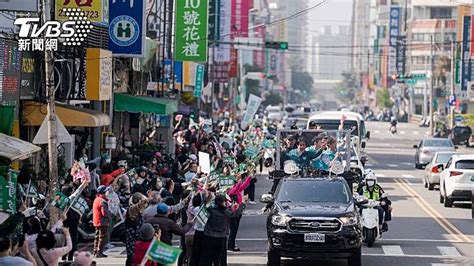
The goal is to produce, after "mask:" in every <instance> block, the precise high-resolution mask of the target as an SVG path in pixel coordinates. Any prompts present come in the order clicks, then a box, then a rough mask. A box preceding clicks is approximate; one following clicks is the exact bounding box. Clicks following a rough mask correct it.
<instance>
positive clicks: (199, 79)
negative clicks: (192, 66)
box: [194, 64, 204, 97]
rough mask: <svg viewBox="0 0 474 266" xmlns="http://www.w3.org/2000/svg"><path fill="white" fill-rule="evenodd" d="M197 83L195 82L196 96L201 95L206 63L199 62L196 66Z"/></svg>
mask: <svg viewBox="0 0 474 266" xmlns="http://www.w3.org/2000/svg"><path fill="white" fill-rule="evenodd" d="M195 80H196V83H194V97H201V95H202V83H203V80H204V65H203V64H198V65H197V67H196V79H195Z"/></svg>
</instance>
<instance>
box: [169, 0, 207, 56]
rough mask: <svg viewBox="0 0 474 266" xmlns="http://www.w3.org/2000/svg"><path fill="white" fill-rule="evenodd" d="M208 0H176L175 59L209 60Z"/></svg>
mask: <svg viewBox="0 0 474 266" xmlns="http://www.w3.org/2000/svg"><path fill="white" fill-rule="evenodd" d="M208 11H209V1H208V0H176V17H175V18H176V26H175V43H176V45H175V51H174V55H175V60H178V61H194V62H206V61H207V50H208V49H207V47H208V39H207V37H208V35H207V33H208V28H207V25H208Z"/></svg>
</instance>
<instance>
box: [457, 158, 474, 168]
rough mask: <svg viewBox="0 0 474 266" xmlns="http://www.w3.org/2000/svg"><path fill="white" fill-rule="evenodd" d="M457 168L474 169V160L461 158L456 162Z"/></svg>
mask: <svg viewBox="0 0 474 266" xmlns="http://www.w3.org/2000/svg"><path fill="white" fill-rule="evenodd" d="M455 168H456V169H465V170H474V161H473V160H460V161H457V162H456V167H455Z"/></svg>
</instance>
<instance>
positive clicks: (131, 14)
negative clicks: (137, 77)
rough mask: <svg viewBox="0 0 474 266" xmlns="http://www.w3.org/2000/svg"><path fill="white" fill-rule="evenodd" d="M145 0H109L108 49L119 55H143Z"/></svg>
mask: <svg viewBox="0 0 474 266" xmlns="http://www.w3.org/2000/svg"><path fill="white" fill-rule="evenodd" d="M144 14H145V0H122V1H115V0H112V1H110V6H109V19H110V24H109V50H110V51H112V53H113V54H114V56H119V57H141V58H142V57H144V56H145V27H146V23H145V16H144Z"/></svg>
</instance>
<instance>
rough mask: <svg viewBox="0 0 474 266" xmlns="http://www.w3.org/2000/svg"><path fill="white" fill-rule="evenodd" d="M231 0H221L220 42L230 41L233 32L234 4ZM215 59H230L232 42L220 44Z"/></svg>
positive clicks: (221, 61)
mask: <svg viewBox="0 0 474 266" xmlns="http://www.w3.org/2000/svg"><path fill="white" fill-rule="evenodd" d="M231 4H232V3H231V1H228V0H227V1H220V8H219V36H218V38H217V39H218V40H219V41H220V42H230V41H231V33H232V27H231V22H232V19H231V17H232V5H231ZM214 61H215V62H218V63H224V62H229V61H230V44H219V45H218V46H217V47H216V48H215V49H214Z"/></svg>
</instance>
